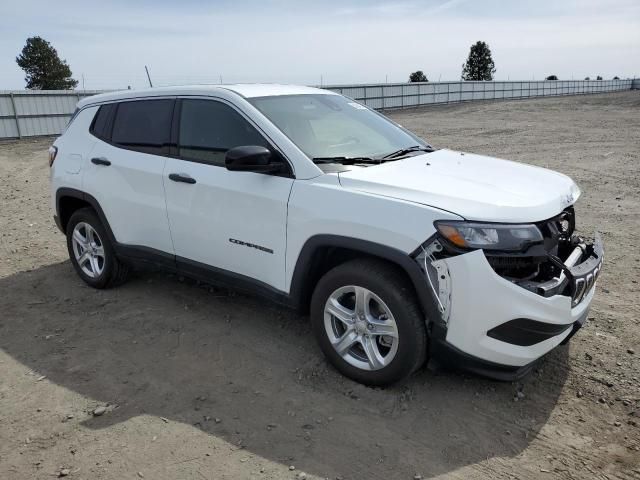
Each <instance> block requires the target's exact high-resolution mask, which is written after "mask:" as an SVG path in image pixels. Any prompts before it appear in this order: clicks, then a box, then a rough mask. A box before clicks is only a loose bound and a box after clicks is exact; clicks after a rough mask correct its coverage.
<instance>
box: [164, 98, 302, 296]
mask: <svg viewBox="0 0 640 480" xmlns="http://www.w3.org/2000/svg"><path fill="white" fill-rule="evenodd" d="M178 101H179V105H178V106H177V108H176V124H175V125H174V132H175V136H176V137H177V148H176V151H175V158H169V159H167V162H166V165H165V170H164V185H165V191H166V198H167V212H168V216H169V223H170V226H171V234H172V238H173V243H174V245H175V252H176V257H177V261H178V264H179V266H180V265H181V266H182V267H183V268H184V269H185V270H192V271H194V272H196V273H202V274H205V272H206V271H207V270H209V272H218V273H220V270H223V271H224V272H223V273H229V272H231V273H233V274H239V275H241V276H242V277H248V278H245V280H248V279H250V280H257V281H258V283H263V284H266V285H267V286H270V287H274V288H276V289H278V290H284V278H285V274H284V271H285V248H286V228H287V201H288V198H289V193H290V191H291V186H292V185H293V179H292V175H282V176H277V175H270V174H261V173H253V172H231V171H229V170H227V169H226V168H225V166H224V157H225V153H226V151H227V150H229V149H230V148H233V147H238V146H243V145H261V146H264V147H267V148H269V149H270V150H271V151H272V154H273V156H274V159H276V160H278V161H282V162H283V165H288V163H287V162H286V160H285V159H284V157H283V156H282V154H281V153H279V152H278V150H277V149H276V148H275V147H274V146H273V145H272V144H271V143H270V142H269V141H268V140H267V139H266V138H265V136H264V135H263V134H262V133H261V132H259V131H258V129H257V127H255V126H254V125H253V124H252V123H251V122H250V121H249V120H248V119H247V118H246V117H245V116H244V115H243V114H241V113H240V112H239V111H238V110H236V109H235V107H233V106H232V105H230V104H228V103H226V102H223V101H221V100H220V101H218V100H213V99H206V98H202V99H181V100H178ZM174 140H175V139H174ZM181 178H182V180H180V179H181ZM188 182H190V183H188ZM242 277H241V279H242Z"/></svg>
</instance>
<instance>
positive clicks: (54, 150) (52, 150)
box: [49, 145, 58, 168]
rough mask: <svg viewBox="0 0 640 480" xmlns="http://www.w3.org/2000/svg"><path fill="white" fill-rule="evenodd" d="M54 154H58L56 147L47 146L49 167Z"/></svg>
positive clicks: (54, 156) (53, 160) (54, 157)
mask: <svg viewBox="0 0 640 480" xmlns="http://www.w3.org/2000/svg"><path fill="white" fill-rule="evenodd" d="M56 155H58V147H56V146H54V145H52V146H50V147H49V168H51V166H52V165H53V162H55V160H56Z"/></svg>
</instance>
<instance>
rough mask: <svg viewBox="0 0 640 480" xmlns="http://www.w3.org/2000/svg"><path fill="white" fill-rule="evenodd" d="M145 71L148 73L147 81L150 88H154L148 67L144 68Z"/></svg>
mask: <svg viewBox="0 0 640 480" xmlns="http://www.w3.org/2000/svg"><path fill="white" fill-rule="evenodd" d="M144 71H145V72H147V80H149V86H150V87H153V83H151V75H149V69H148V68H147V66H146V65H145V66H144Z"/></svg>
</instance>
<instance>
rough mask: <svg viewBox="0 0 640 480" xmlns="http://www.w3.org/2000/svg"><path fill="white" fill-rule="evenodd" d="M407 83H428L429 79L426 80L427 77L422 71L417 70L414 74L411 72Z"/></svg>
mask: <svg viewBox="0 0 640 480" xmlns="http://www.w3.org/2000/svg"><path fill="white" fill-rule="evenodd" d="M409 81H410V82H412V83H414V82H428V81H429V79H428V78H427V76H426V75H425V74H424V72H423V71H422V70H418V71H416V72H413V73H412V74H411V75H409Z"/></svg>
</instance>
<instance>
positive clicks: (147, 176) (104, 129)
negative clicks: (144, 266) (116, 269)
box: [83, 98, 175, 255]
mask: <svg viewBox="0 0 640 480" xmlns="http://www.w3.org/2000/svg"><path fill="white" fill-rule="evenodd" d="M174 103H175V99H164V98H163V99H144V100H133V101H124V102H120V103H117V104H112V105H103V106H102V107H100V110H99V112H98V114H97V115H96V118H95V120H94V122H93V124H92V130H91V132H92V134H93V135H94V136H95V137H96V138H98V141H97V142H96V144H95V145H94V147H93V149H92V151H91V154H90V156H89V158H90V159H91V160H90V163H89V164H88V167H87V171H86V172H85V175H84V179H83V189H84V191H85V192H87V193H89V194H90V195H92V196H94V197H95V198H96V200H98V202H99V204H100V206H101V207H102V209H103V211H104V213H105V215H106V217H107V220H108V222H109V225H110V226H111V230H112V231H113V233H114V235H115V237H116V240H117V242H118V243H119V244H125V245H128V246H139V247H147V248H152V249H154V250H157V251H160V252H164V253H168V254H170V255H173V244H172V242H171V235H170V233H169V222H168V220H167V211H166V204H165V196H164V186H163V182H162V174H163V171H164V167H165V163H166V161H167V156H166V155H167V154H168V152H169V140H170V134H171V118H172V114H173V107H174Z"/></svg>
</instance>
